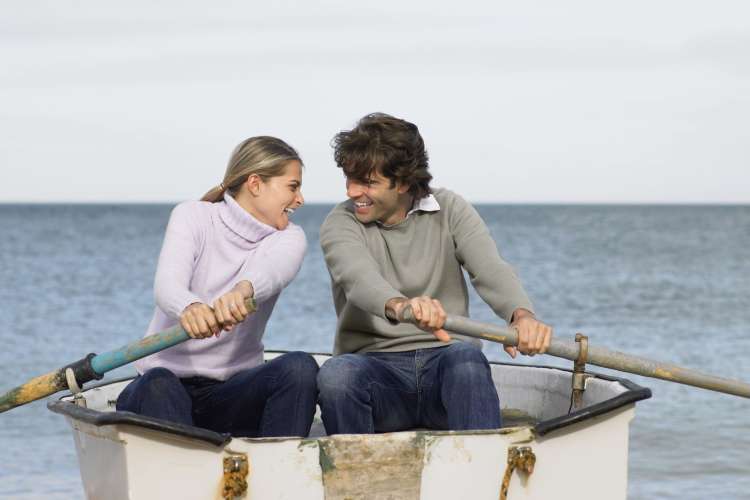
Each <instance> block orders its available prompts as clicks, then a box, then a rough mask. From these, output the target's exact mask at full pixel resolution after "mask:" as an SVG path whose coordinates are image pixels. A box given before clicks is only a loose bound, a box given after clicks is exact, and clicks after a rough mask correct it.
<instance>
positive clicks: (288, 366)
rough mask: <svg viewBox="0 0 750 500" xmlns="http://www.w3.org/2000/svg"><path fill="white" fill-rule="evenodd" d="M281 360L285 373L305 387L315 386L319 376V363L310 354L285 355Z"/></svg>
mask: <svg viewBox="0 0 750 500" xmlns="http://www.w3.org/2000/svg"><path fill="white" fill-rule="evenodd" d="M279 360H280V361H281V362H282V363H283V366H284V371H285V372H286V373H287V374H288V375H291V376H292V377H294V378H295V380H297V381H298V382H299V383H301V384H303V385H311V384H312V385H314V384H315V380H316V377H317V375H318V363H317V361H315V358H313V357H312V356H311V355H310V354H308V353H306V352H302V351H294V352H289V353H286V354H284V355H283V356H282V357H281V358H279Z"/></svg>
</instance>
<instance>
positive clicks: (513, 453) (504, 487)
mask: <svg viewBox="0 0 750 500" xmlns="http://www.w3.org/2000/svg"><path fill="white" fill-rule="evenodd" d="M535 464H536V455H534V452H533V451H531V447H530V446H512V447H510V448H508V466H507V467H506V468H505V475H504V476H503V482H502V484H501V485H500V500H507V499H508V487H509V486H510V478H511V476H512V475H513V471H514V470H516V469H518V471H519V473H524V474H526V475H531V473H532V472H534V465H535Z"/></svg>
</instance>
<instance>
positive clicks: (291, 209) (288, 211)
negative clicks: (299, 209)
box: [284, 208, 294, 215]
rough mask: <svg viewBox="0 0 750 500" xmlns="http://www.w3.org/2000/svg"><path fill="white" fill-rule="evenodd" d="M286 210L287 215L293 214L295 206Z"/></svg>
mask: <svg viewBox="0 0 750 500" xmlns="http://www.w3.org/2000/svg"><path fill="white" fill-rule="evenodd" d="M284 212H286V213H287V215H292V214H293V213H294V209H293V208H285V209H284Z"/></svg>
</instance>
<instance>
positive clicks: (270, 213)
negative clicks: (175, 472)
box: [252, 160, 305, 229]
mask: <svg viewBox="0 0 750 500" xmlns="http://www.w3.org/2000/svg"><path fill="white" fill-rule="evenodd" d="M304 202H305V199H304V198H303V197H302V165H301V164H300V162H298V161H296V160H293V161H290V162H289V163H287V165H286V168H285V169H284V173H283V174H282V175H279V176H276V177H271V178H270V179H268V180H267V181H263V180H259V182H258V187H257V192H256V193H255V196H253V197H252V205H253V209H254V210H252V214H253V215H254V216H255V217H256V218H257V219H258V220H260V221H261V222H263V223H265V224H268V225H269V226H273V227H275V228H276V229H285V228H286V227H287V226H288V225H289V216H290V215H291V214H292V213H293V212H294V211H295V210H296V209H297V208H299V207H301V206H302V204H303V203H304Z"/></svg>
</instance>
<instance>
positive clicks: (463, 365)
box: [441, 342, 490, 377]
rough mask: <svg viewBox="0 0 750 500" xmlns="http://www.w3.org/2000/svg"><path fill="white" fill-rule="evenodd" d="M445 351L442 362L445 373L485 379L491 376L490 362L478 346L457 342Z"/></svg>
mask: <svg viewBox="0 0 750 500" xmlns="http://www.w3.org/2000/svg"><path fill="white" fill-rule="evenodd" d="M445 349H446V351H445V353H444V355H443V359H442V360H441V364H442V365H443V366H442V369H443V370H444V371H449V372H453V373H454V374H456V375H466V376H481V377H484V376H486V375H488V374H489V369H490V364H489V361H487V357H486V356H485V355H484V353H483V352H482V349H480V348H479V347H478V346H476V345H474V344H470V343H469V342H456V343H455V344H451V345H450V346H448V347H446V348H445Z"/></svg>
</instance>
